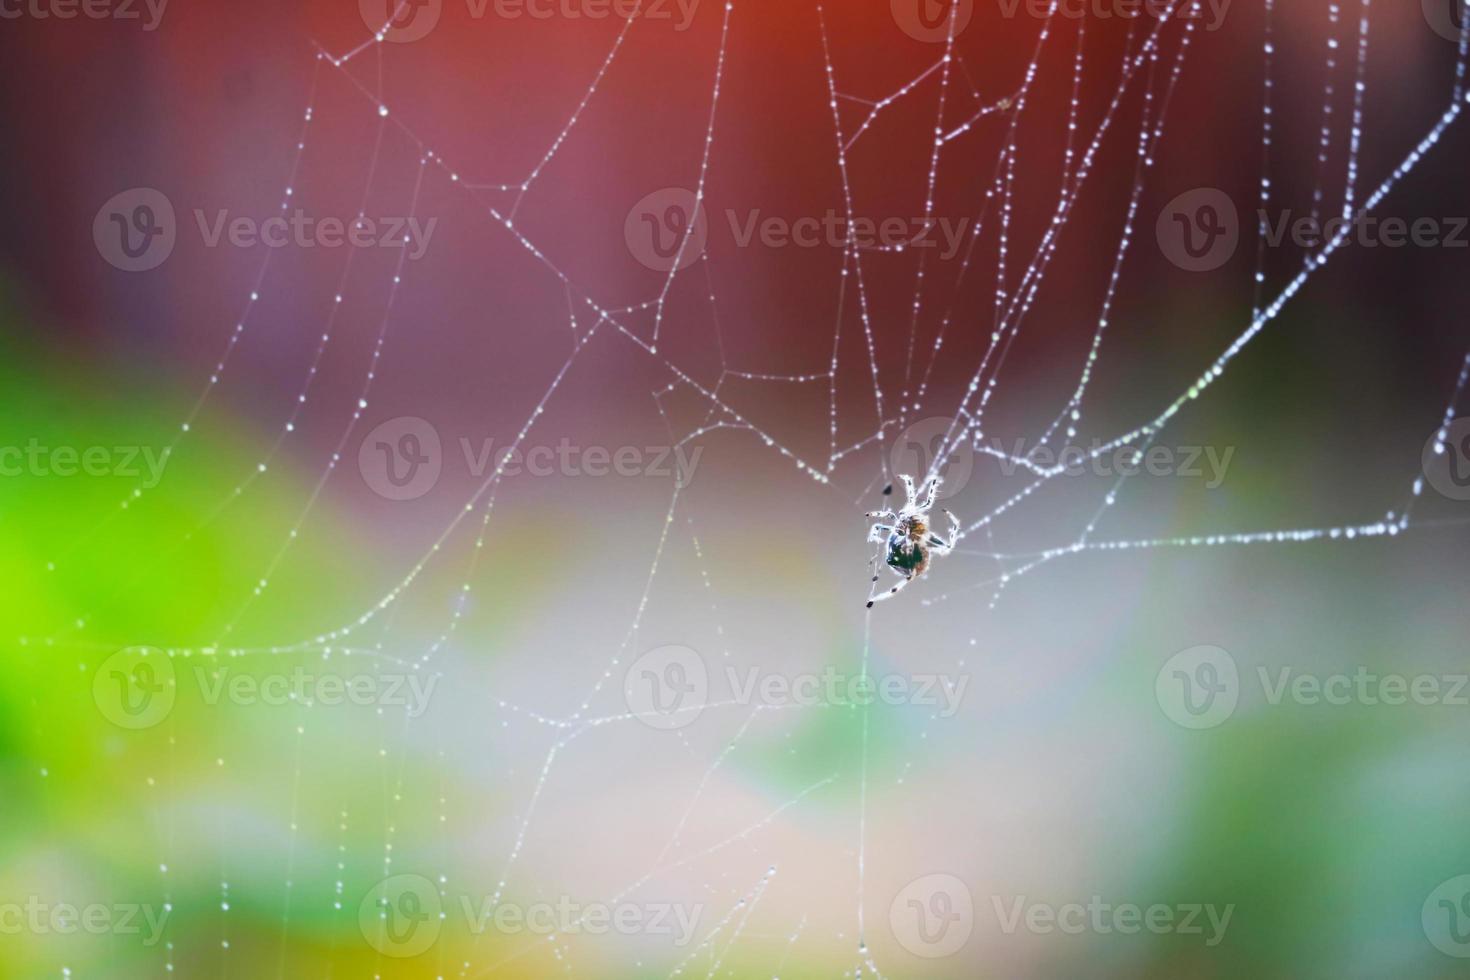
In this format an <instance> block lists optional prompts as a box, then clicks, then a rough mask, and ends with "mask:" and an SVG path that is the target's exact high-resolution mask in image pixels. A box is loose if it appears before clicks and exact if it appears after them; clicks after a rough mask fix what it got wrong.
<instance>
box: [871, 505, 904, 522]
mask: <svg viewBox="0 0 1470 980" xmlns="http://www.w3.org/2000/svg"><path fill="white" fill-rule="evenodd" d="M863 516H864V517H868V518H873V517H876V518H878V519H879V520H884V521H896V520H898V515H897V514H895V513H894V512H893V511H891V510H889V509H888V508H886V507H885V508H884V509H883V510H870V511H868V512H867V513H866V514H864V515H863Z"/></svg>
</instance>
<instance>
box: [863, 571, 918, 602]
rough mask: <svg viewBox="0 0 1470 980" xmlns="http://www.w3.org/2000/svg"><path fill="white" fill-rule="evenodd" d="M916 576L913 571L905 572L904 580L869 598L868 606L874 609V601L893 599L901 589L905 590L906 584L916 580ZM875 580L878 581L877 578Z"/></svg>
mask: <svg viewBox="0 0 1470 980" xmlns="http://www.w3.org/2000/svg"><path fill="white" fill-rule="evenodd" d="M900 574H903V573H900ZM914 578H915V576H914V575H913V574H912V573H910V574H905V575H904V578H903V581H902V582H899V583H898V584H897V585H895V586H894V587H893V588H891V589H889V590H888V591H887V592H883V593H880V594H879V595H876V596H874V597H873V598H871V599H869V600H868V608H869V609H872V608H873V603H875V602H882V601H883V600H884V599H892V598H893V597H894V596H896V595H898V593H899V592H900V591H902V590H903V588H904V586H906V585H908V584H909V583H910V582H912V581H913V580H914ZM874 581H877V579H876V578H875V579H874Z"/></svg>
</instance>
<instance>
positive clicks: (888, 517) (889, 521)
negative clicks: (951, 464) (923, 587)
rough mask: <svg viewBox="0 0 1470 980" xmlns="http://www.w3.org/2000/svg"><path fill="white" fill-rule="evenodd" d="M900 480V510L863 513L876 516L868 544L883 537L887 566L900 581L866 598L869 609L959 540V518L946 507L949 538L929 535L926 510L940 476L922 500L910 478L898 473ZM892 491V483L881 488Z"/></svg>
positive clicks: (896, 592)
mask: <svg viewBox="0 0 1470 980" xmlns="http://www.w3.org/2000/svg"><path fill="white" fill-rule="evenodd" d="M899 479H900V480H902V481H903V487H904V493H905V496H906V501H905V503H904V505H903V509H902V510H900V511H897V512H895V511H893V510H891V509H889V508H884V509H883V510H880V511H874V512H873V513H870V514H868V515H866V516H868V517H876V518H878V523H877V524H874V525H873V526H872V528H871V529H869V531H868V543H869V544H873V543H876V542H879V541H883V540H885V537H886V540H887V542H888V543H887V552H888V567H889V568H891V569H893V573H894V574H895V575H902V576H903V581H902V582H899V583H898V584H897V585H895V586H894V587H893V588H891V589H889V590H888V591H887V592H884V593H883V594H882V595H879V596H876V597H874V598H870V599H869V600H868V608H869V609H871V608H873V603H875V602H881V601H883V600H884V599H888V598H890V597H892V596H895V595H897V594H898V592H899V590H900V589H902V588H903V587H904V586H906V585H908V584H909V583H910V582H912V581H913V580H914V579H916V578H918V577H919V576H920V575H923V574H924V571H925V569H927V568H928V567H929V559H930V558H931V557H932V556H934V555H947V554H949V553H950V552H951V551H953V550H954V546H955V544H956V543H957V542H958V541H959V536H960V522H959V518H957V517H955V516H954V515H953V514H951V513H950V512H949V511H948V510H945V511H944V516H946V517H948V518H949V527H950V540H949V541H945V540H944V539H943V538H941V537H939V536H938V535H937V534H931V533H930V532H929V511H930V509H931V508H933V506H934V497H935V495H937V494H938V493H939V478H938V477H935V478H934V479H933V480H932V481H931V482H930V483H929V485H928V487H927V488H926V490H925V492H924V499H923V501H922V502H920V501H919V500H918V495H917V494H915V493H914V480H913V477H910V476H902V475H901V476H899ZM892 492H893V486H892V485H891V484H890V485H889V486H888V488H887V489H885V490H884V491H883V493H884V494H885V495H887V494H889V493H892ZM877 560H878V559H877V557H876V556H874V559H873V562H874V564H875V565H876V564H877ZM873 581H874V582H877V581H878V575H877V569H876V568H875V569H874V575H873Z"/></svg>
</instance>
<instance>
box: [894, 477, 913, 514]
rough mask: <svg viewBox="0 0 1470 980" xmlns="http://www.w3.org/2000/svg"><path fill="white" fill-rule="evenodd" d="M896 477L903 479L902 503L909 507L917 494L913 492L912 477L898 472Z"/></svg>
mask: <svg viewBox="0 0 1470 980" xmlns="http://www.w3.org/2000/svg"><path fill="white" fill-rule="evenodd" d="M898 478H899V479H900V480H902V481H903V493H904V498H903V505H904V506H905V507H910V506H912V505H913V503H914V497H916V496H917V494H915V493H914V478H913V477H911V476H909V475H908V474H907V473H901V474H899V477H898Z"/></svg>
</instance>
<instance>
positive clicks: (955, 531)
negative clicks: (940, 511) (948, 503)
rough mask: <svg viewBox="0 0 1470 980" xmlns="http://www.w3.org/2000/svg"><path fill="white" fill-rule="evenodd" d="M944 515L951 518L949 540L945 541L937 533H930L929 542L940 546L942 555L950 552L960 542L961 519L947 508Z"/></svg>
mask: <svg viewBox="0 0 1470 980" xmlns="http://www.w3.org/2000/svg"><path fill="white" fill-rule="evenodd" d="M944 516H945V517H948V518H949V540H948V541H945V540H944V539H943V538H941V537H940V536H939V535H937V534H931V535H929V543H930V544H931V545H933V546H934V547H936V548H938V549H939V553H940V554H941V555H947V554H949V553H950V552H951V551H953V550H954V546H955V545H957V544H959V543H960V519H959V518H958V517H955V516H954V514H952V513H951V512H950V511H949V510H947V509H946V510H945V512H944Z"/></svg>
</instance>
